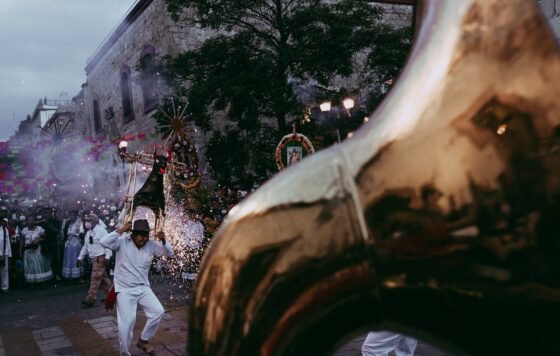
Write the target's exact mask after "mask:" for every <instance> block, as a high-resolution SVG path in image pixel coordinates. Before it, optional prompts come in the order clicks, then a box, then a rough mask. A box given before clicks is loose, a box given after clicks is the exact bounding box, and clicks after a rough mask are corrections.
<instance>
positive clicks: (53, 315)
mask: <svg viewBox="0 0 560 356" xmlns="http://www.w3.org/2000/svg"><path fill="white" fill-rule="evenodd" d="M150 280H151V282H152V289H153V290H154V292H155V293H156V295H157V296H158V298H159V299H160V301H161V302H162V304H163V305H164V308H165V314H164V317H163V320H162V322H161V324H160V327H159V329H158V331H157V333H156V336H155V337H154V338H153V339H152V340H151V343H152V345H153V346H154V348H155V350H156V354H157V355H186V354H187V353H186V338H187V303H186V293H185V292H183V291H182V289H181V288H179V287H177V286H176V285H174V282H173V281H170V280H169V279H166V278H162V277H159V276H153V277H151V278H150ZM86 294H87V286H86V285H85V284H83V285H57V286H56V287H54V286H49V287H46V288H44V289H20V290H13V291H11V292H10V293H9V294H8V295H0V356H5V355H8V356H11V355H14V356H27V355H30V356H34V355H118V343H119V341H118V335H117V319H116V311H115V310H113V311H111V312H107V311H105V309H104V307H103V306H102V305H101V303H99V304H97V305H96V306H95V307H93V308H87V309H84V308H83V307H82V305H81V302H80V301H81V300H82V299H84V297H85V296H86ZM100 294H101V293H100ZM145 322H146V318H145V316H144V313H143V312H142V310H141V308H139V310H138V313H137V319H136V325H135V328H134V336H133V345H131V346H130V352H131V353H132V354H133V355H144V353H143V352H142V350H140V349H138V348H137V347H136V340H138V337H139V335H140V332H141V330H142V327H143V326H144V324H145Z"/></svg>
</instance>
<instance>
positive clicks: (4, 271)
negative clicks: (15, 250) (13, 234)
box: [0, 217, 12, 293]
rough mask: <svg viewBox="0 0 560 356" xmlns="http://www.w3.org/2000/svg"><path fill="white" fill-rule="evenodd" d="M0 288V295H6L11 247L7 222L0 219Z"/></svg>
mask: <svg viewBox="0 0 560 356" xmlns="http://www.w3.org/2000/svg"><path fill="white" fill-rule="evenodd" d="M0 225H1V226H2V228H1V229H0V283H1V285H0V287H1V289H2V293H8V288H9V282H10V278H9V275H8V267H9V257H12V245H11V241H10V236H9V232H8V226H7V225H8V222H7V221H6V220H4V219H3V218H2V217H0Z"/></svg>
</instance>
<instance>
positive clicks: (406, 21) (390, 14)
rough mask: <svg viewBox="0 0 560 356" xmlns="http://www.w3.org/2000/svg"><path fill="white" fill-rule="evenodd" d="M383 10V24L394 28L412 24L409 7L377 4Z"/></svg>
mask: <svg viewBox="0 0 560 356" xmlns="http://www.w3.org/2000/svg"><path fill="white" fill-rule="evenodd" d="M377 6H379V7H381V8H382V9H383V22H384V23H387V24H389V25H392V26H394V27H405V26H410V25H411V24H412V17H413V12H414V11H413V8H412V6H411V5H402V4H388V3H379V4H377Z"/></svg>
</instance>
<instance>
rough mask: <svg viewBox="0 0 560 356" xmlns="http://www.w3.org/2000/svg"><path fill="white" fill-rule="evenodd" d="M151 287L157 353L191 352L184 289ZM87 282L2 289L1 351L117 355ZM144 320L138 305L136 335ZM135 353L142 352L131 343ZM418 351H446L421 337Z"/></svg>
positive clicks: (107, 318) (434, 355) (345, 355)
mask: <svg viewBox="0 0 560 356" xmlns="http://www.w3.org/2000/svg"><path fill="white" fill-rule="evenodd" d="M151 278H152V288H153V290H154V292H155V293H156V294H157V295H158V298H159V299H160V301H161V302H162V304H163V305H164V307H165V316H164V317H163V320H162V322H161V324H160V327H159V329H158V332H157V333H156V336H155V337H154V339H153V340H151V342H152V344H153V345H154V347H155V350H156V354H157V355H160V356H161V355H187V352H186V342H187V302H186V299H185V293H184V292H183V291H182V290H181V289H180V288H178V287H174V286H173V284H172V283H170V282H169V281H167V280H166V279H164V278H161V277H159V276H156V277H151ZM86 293H87V288H86V284H80V285H57V287H56V288H55V287H46V288H45V289H17V290H14V291H11V292H10V293H9V294H6V295H0V305H1V307H0V310H1V314H0V315H1V318H0V356H5V355H7V356H11V355H14V356H20V355H25V356H28V355H29V356H31V355H117V354H118V352H117V350H118V335H117V317H116V311H115V310H113V311H111V312H106V311H105V309H104V307H103V305H102V304H101V303H98V304H97V305H96V306H95V307H93V308H89V309H84V308H83V307H82V305H81V303H80V300H81V299H83V298H84V297H85V295H86ZM145 321H146V318H145V316H144V315H143V313H142V311H141V310H139V311H138V315H137V321H136V326H135V328H134V337H133V340H137V339H138V336H139V334H140V331H141V329H142V327H143V326H144V323H145ZM364 338H365V335H361V336H359V337H356V338H354V339H352V340H350V341H348V342H347V343H345V344H344V345H343V346H341V347H340V348H339V349H338V350H337V351H336V352H335V353H334V354H333V356H360V355H361V352H360V348H361V345H362V342H363V340H364ZM130 351H131V352H132V354H133V355H144V353H143V352H142V351H141V350H140V349H138V348H137V347H136V346H135V343H134V344H133V345H131V347H130ZM415 355H417V356H447V355H448V354H445V353H443V352H441V351H439V350H437V349H434V348H432V347H430V346H429V345H427V344H425V343H419V346H418V348H417V350H416V353H415Z"/></svg>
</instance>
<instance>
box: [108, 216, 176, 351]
mask: <svg viewBox="0 0 560 356" xmlns="http://www.w3.org/2000/svg"><path fill="white" fill-rule="evenodd" d="M131 228H132V230H131ZM129 231H130V232H129ZM149 234H150V226H149V224H148V221H147V220H136V221H134V224H131V223H127V224H126V225H124V226H123V227H121V228H119V229H117V230H116V231H114V232H112V233H110V234H108V235H106V236H105V237H104V238H102V239H101V245H103V246H104V247H106V248H109V249H111V250H113V251H116V267H115V279H114V288H115V293H116V304H117V322H118V329H119V345H120V354H121V355H130V352H129V351H128V346H129V344H130V341H131V339H132V331H133V329H134V324H135V322H136V308H137V305H140V306H141V307H142V308H143V309H144V313H145V314H146V317H147V319H148V320H147V321H146V326H145V327H144V330H142V333H141V334H140V339H139V340H138V343H137V344H136V345H137V346H138V347H139V348H140V349H142V350H143V351H144V352H145V353H147V354H149V355H153V354H154V348H153V347H152V346H151V345H150V344H149V343H148V341H149V339H150V338H151V337H152V336H154V334H155V333H156V330H157V328H158V326H159V323H160V321H161V319H162V317H163V313H164V310H163V306H162V305H161V303H160V302H159V300H158V299H157V297H156V296H155V294H154V292H152V289H151V288H150V282H149V281H148V272H149V270H150V265H151V263H152V257H153V256H154V255H155V256H172V255H173V249H172V248H171V247H170V246H169V245H168V244H167V243H166V241H165V235H163V233H161V234H158V236H157V238H158V239H159V241H160V242H156V241H154V240H150V239H149Z"/></svg>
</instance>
